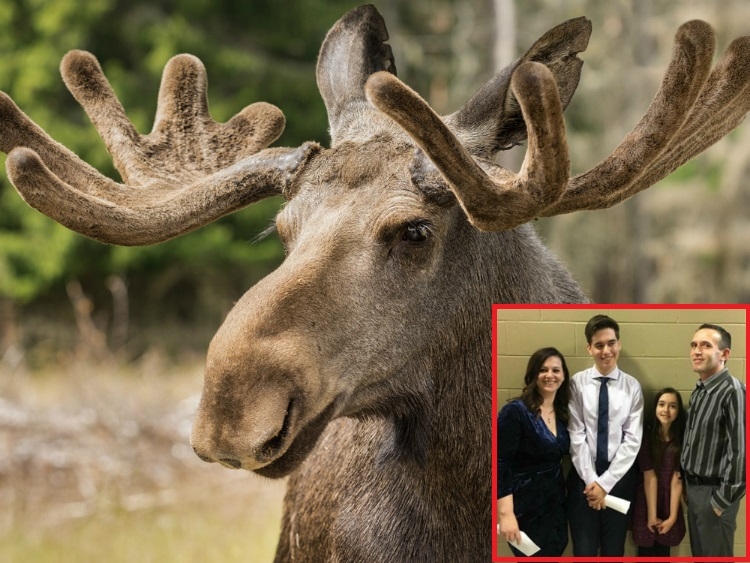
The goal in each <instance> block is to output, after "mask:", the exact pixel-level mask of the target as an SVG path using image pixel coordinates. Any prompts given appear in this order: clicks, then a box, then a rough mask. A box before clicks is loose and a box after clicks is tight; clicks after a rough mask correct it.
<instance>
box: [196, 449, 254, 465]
mask: <svg viewBox="0 0 750 563" xmlns="http://www.w3.org/2000/svg"><path fill="white" fill-rule="evenodd" d="M193 451H194V452H195V455H197V456H198V457H199V458H200V459H201V460H202V461H205V462H206V463H214V462H216V461H218V462H219V463H221V464H222V465H223V466H225V467H230V468H232V469H241V468H242V462H241V461H239V460H238V459H233V458H231V457H222V458H220V459H218V460H216V459H213V458H212V457H209V456H207V455H204V454H202V453H200V452H199V451H198V448H196V447H195V446H193Z"/></svg>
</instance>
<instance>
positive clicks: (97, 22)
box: [0, 0, 750, 561]
mask: <svg viewBox="0 0 750 563" xmlns="http://www.w3.org/2000/svg"><path fill="white" fill-rule="evenodd" d="M374 3H375V4H376V6H377V7H378V8H379V10H380V11H381V13H382V14H383V15H384V17H385V19H386V23H387V25H388V29H389V31H390V41H389V42H390V44H391V45H392V46H393V50H394V54H395V57H396V67H397V69H398V74H399V76H400V77H401V79H402V80H404V81H405V82H406V83H408V84H410V85H411V86H412V87H414V88H415V89H416V90H417V91H418V92H420V93H421V94H422V95H423V96H424V97H425V98H427V99H428V100H429V101H430V103H431V104H432V105H433V107H434V108H435V109H436V110H437V111H438V112H440V113H449V112H451V111H454V110H455V109H457V108H458V107H460V106H461V105H462V104H463V102H465V101H466V100H467V99H468V98H469V96H470V95H471V94H472V93H473V92H474V91H476V90H477V89H478V88H479V87H480V86H481V85H482V84H483V83H484V81H486V80H487V79H488V78H489V77H490V76H491V75H492V74H493V73H494V72H496V71H497V70H499V69H500V68H502V67H503V66H504V65H506V64H508V63H510V62H511V61H512V60H514V59H515V58H516V57H517V56H519V55H520V54H521V53H522V52H523V51H524V50H525V49H526V48H528V47H529V46H530V45H531V44H532V43H533V42H534V41H535V40H536V39H537V38H538V37H539V36H540V35H541V34H543V33H544V32H545V31H546V30H547V29H549V28H551V27H553V26H554V25H556V24H558V23H561V22H562V21H564V20H566V19H569V18H572V17H577V16H580V15H586V16H588V17H589V18H590V19H591V20H592V22H593V34H592V38H591V41H590V43H589V47H588V49H587V50H586V51H585V53H583V54H582V58H583V59H584V61H585V64H584V68H583V73H582V77H581V82H580V85H579V87H578V91H577V93H576V95H575V96H574V98H573V101H572V103H571V104H570V106H569V108H568V109H567V111H566V124H567V127H568V138H569V143H570V146H571V159H572V166H573V172H574V173H578V172H582V171H584V170H586V169H588V168H590V167H592V166H593V165H595V164H596V163H597V162H598V161H599V160H601V159H602V158H604V157H605V156H606V155H607V154H608V153H609V152H610V151H611V150H612V149H614V147H615V146H616V145H617V143H618V142H619V141H620V140H621V139H622V137H623V136H624V135H625V134H626V133H627V132H628V131H629V130H630V129H631V128H632V127H633V126H634V125H635V124H636V123H637V121H638V120H639V119H640V117H641V115H642V114H643V113H644V112H645V110H646V108H647V106H648V104H649V102H650V101H651V99H652V97H653V95H654V94H655V92H656V90H657V88H658V85H659V83H660V80H661V77H662V73H663V71H664V69H665V68H666V64H667V61H668V60H669V56H670V53H671V48H672V38H673V36H674V33H675V31H676V30H677V28H678V26H679V25H680V24H681V23H683V22H684V21H687V20H689V19H693V18H701V19H705V20H706V21H708V22H709V23H711V24H712V25H713V26H714V28H715V29H716V31H717V45H718V49H719V50H723V49H724V48H725V47H726V46H727V45H728V43H729V42H730V40H731V39H733V38H734V37H737V36H740V35H744V34H750V2H747V1H746V0H682V1H681V2H674V1H673V0H612V1H608V2H595V1H594V0H524V1H523V2H520V1H514V0H376V1H375V2H374ZM357 4H358V3H357V2H352V1H344V0H244V1H242V2H240V1H237V0H180V1H176V0H87V1H86V2H80V1H78V0H0V90H3V91H5V92H7V93H8V94H9V95H10V96H11V97H12V98H13V99H14V100H15V101H16V103H17V104H18V105H19V106H20V107H21V108H22V109H23V110H24V111H25V112H26V113H27V114H28V115H29V116H30V117H31V118H32V119H34V120H35V121H36V122H37V123H38V124H39V125H40V126H42V127H43V128H44V129H45V130H46V131H48V132H49V133H50V134H51V135H52V137H54V138H55V139H56V140H58V141H59V142H61V143H63V144H64V145H66V146H67V147H69V148H70V149H71V150H73V151H74V152H76V153H77V154H78V155H79V156H81V157H82V158H83V159H84V160H86V161H88V162H90V163H91V164H93V165H94V166H96V167H97V168H99V169H100V170H102V171H103V172H104V173H106V174H108V175H111V176H112V177H113V178H116V179H118V180H119V178H118V176H117V174H116V172H115V170H114V168H113V166H112V163H111V159H110V158H109V155H108V154H107V153H106V151H105V149H104V145H103V143H102V142H101V140H100V139H99V137H98V135H97V134H96V132H95V130H94V128H93V127H92V126H91V124H90V123H89V121H88V118H87V117H86V116H85V114H84V112H83V111H82V110H81V109H80V107H78V105H77V104H76V102H75V100H74V99H73V98H72V96H71V95H70V94H69V93H68V92H67V90H66V89H65V87H64V85H63V83H62V80H61V79H60V75H59V71H58V65H59V62H60V60H61V58H62V56H63V55H64V54H65V53H66V52H67V51H68V50H70V49H85V50H88V51H91V52H92V53H94V54H95V55H96V56H97V57H98V59H99V61H100V62H101V64H102V67H103V69H104V71H105V74H106V75H107V77H108V78H109V80H110V81H111V83H112V85H113V87H114V89H115V91H116V92H117V94H118V96H119V97H120V100H121V101H122V103H123V105H124V107H125V109H126V111H127V112H128V115H129V116H130V118H131V119H132V120H133V122H134V123H135V125H136V127H137V128H138V129H139V130H140V131H141V132H147V131H148V130H150V128H151V125H152V119H153V115H154V112H155V107H156V99H157V91H158V86H159V80H160V76H161V71H162V69H163V67H164V65H165V63H166V62H167V60H168V59H169V58H170V57H171V56H173V55H175V54H177V53H181V52H189V53H192V54H194V55H197V56H198V57H199V58H200V59H201V60H202V61H203V62H204V64H205V65H206V68H207V71H208V78H209V103H210V109H211V113H212V115H213V117H214V118H215V119H216V120H218V121H224V120H226V119H228V118H229V117H230V116H231V115H233V114H234V113H236V112H237V111H239V110H240V109H241V108H243V107H244V106H246V105H247V104H249V103H251V102H255V101H266V102H270V103H273V104H275V105H277V106H278V107H279V108H281V109H282V111H283V112H284V114H285V115H286V119H287V128H286V131H285V133H284V135H283V136H282V138H281V139H280V140H279V142H277V143H276V144H277V145H286V146H296V145H299V144H300V143H302V142H304V141H306V140H317V141H319V142H321V143H323V144H327V142H328V135H327V131H326V129H327V121H326V115H325V110H324V106H323V103H322V101H321V99H320V97H319V94H318V92H317V88H316V86H315V59H316V56H317V52H318V49H319V47H320V43H321V41H322V39H323V37H324V36H325V33H326V31H327V30H328V29H329V28H330V26H331V25H332V24H333V23H334V22H335V21H336V19H338V18H339V17H340V16H341V15H342V14H343V13H344V12H346V11H347V10H349V9H351V8H353V7H355V6H356V5H357ZM522 158H523V147H517V148H515V149H513V151H511V152H510V153H509V154H508V155H505V156H504V159H503V162H504V163H506V164H507V165H509V166H511V167H515V168H517V167H518V166H519V165H520V162H521V160H522ZM3 161H4V155H2V156H0V165H2V164H4V162H3ZM0 167H2V168H3V169H4V166H0ZM748 177H750V127H749V126H747V125H746V124H745V125H743V126H741V127H740V128H739V129H738V130H737V131H735V132H734V133H733V134H732V135H731V136H729V137H728V138H727V139H725V140H722V141H721V142H720V143H719V144H717V145H716V146H715V147H713V148H712V149H711V150H710V151H709V152H707V153H706V154H704V155H702V156H701V157H699V158H698V159H696V160H694V161H692V162H691V163H688V164H687V165H685V166H683V167H682V168H681V169H679V170H678V171H676V172H675V173H674V174H673V175H672V176H670V177H669V178H667V179H666V180H664V181H663V182H661V183H660V184H659V185H657V186H656V187H654V188H652V189H650V190H648V191H647V192H645V193H643V194H641V195H639V196H637V197H635V198H633V199H632V200H630V201H628V202H627V203H625V204H622V205H619V206H617V207H615V208H613V209H610V210H607V211H597V212H579V213H574V214H571V215H567V216H562V217H557V218H553V219H545V220H540V221H538V222H537V223H536V226H537V228H538V230H539V232H540V234H541V235H542V237H543V238H544V240H545V241H546V243H547V244H548V245H549V246H550V247H551V248H552V249H553V250H554V252H555V253H556V254H557V255H558V256H559V257H560V258H561V259H562V260H563V262H565V263H566V264H567V265H568V266H569V268H570V269H571V271H572V272H573V273H574V275H575V276H576V278H577V279H578V280H579V281H580V283H581V284H582V286H583V287H584V288H585V290H586V291H587V293H588V294H589V295H590V296H591V298H592V299H593V300H595V301H599V302H610V303H627V302H680V303H690V302H701V303H711V302H714V303H716V302H727V303H728V302H749V301H750V244H748V242H747V241H748V240H750V186H748ZM281 203H282V202H281V201H279V200H269V201H265V202H262V203H260V204H257V205H255V206H253V207H250V208H248V209H246V210H243V211H241V212H238V213H235V214H233V215H231V216H229V217H226V218H224V219H221V220H219V221H217V222H216V223H214V224H212V225H210V226H206V227H204V228H202V229H200V230H198V231H196V232H194V233H192V234H189V235H187V236H184V237H181V238H179V239H177V240H174V241H170V242H166V243H163V244H159V245H155V246H151V247H145V248H121V247H114V246H106V245H103V244H99V243H96V242H92V241H90V240H88V239H86V238H84V237H81V236H79V235H76V234H74V233H72V232H70V231H68V230H66V229H65V228H63V227H61V226H59V225H57V224H56V223H54V222H53V221H52V220H50V219H47V218H46V217H44V216H42V215H41V214H39V213H38V212H36V211H34V210H32V209H30V208H29V207H28V206H26V204H25V203H23V202H22V200H21V199H20V197H19V196H18V195H17V193H16V192H15V190H14V189H13V187H12V186H11V185H10V183H9V182H8V180H7V177H6V176H5V174H4V173H3V174H0V554H2V553H10V554H12V555H11V560H14V559H13V558H12V557H15V558H16V559H15V560H19V561H20V560H24V561H27V560H33V559H38V560H66V559H65V558H64V557H63V558H59V559H58V558H57V556H55V555H54V554H56V553H63V554H66V555H67V556H68V557H71V553H72V554H74V555H73V557H74V558H75V560H100V559H101V553H94V554H90V553H88V552H87V551H85V550H84V551H81V550H82V549H84V548H83V547H82V546H89V545H90V544H92V543H93V544H96V543H97V542H96V541H91V540H90V537H95V536H96V534H97V533H100V531H97V530H98V528H95V527H94V528H92V526H94V525H95V524H96V525H98V524H103V525H105V526H106V525H109V526H110V528H109V530H108V532H107V533H108V534H109V536H110V537H112V538H114V539H113V540H112V542H113V545H115V544H117V539H118V538H119V537H120V536H119V535H118V534H117V533H116V532H115V531H114V530H131V529H133V528H138V529H141V528H143V529H146V528H154V529H156V530H160V540H159V541H160V542H162V544H163V545H161V546H160V547H159V548H155V547H152V548H149V549H146V550H145V551H139V552H132V551H128V550H127V549H124V548H123V549H121V550H118V549H113V550H111V551H112V553H110V554H109V555H108V557H109V559H110V560H112V557H114V558H115V559H114V560H138V561H147V560H156V559H159V560H192V558H196V559H197V558H198V557H197V555H196V554H199V553H200V554H201V557H200V558H201V559H202V560H211V558H210V557H209V556H208V554H207V553H204V552H202V551H201V548H199V547H198V544H201V545H202V543H204V542H205V541H209V542H211V543H212V544H213V545H214V546H215V545H217V543H221V542H224V551H216V552H215V553H214V555H215V556H216V557H217V559H220V558H221V557H230V558H232V557H236V558H238V559H239V558H240V557H245V560H247V558H248V553H249V552H248V551H247V550H248V546H247V545H243V543H242V542H248V543H252V544H253V545H256V544H257V545H258V546H259V549H260V550H261V551H260V552H258V553H259V555H257V557H258V558H260V559H261V560H262V559H263V558H268V557H269V556H268V555H265V554H267V553H268V552H269V550H272V548H273V544H274V543H275V537H274V534H275V527H276V526H277V518H278V508H272V509H271V512H270V522H271V524H270V528H271V529H270V531H268V532H266V531H263V530H264V529H265V528H264V527H263V526H265V524H263V525H259V524H258V523H257V522H255V521H254V520H253V521H248V520H247V518H248V516H247V514H248V512H247V511H242V510H241V506H237V504H238V503H240V504H243V505H247V504H250V503H255V502H259V503H260V505H261V506H263V507H267V506H273V507H276V506H277V505H278V503H277V502H276V501H277V500H278V498H279V495H280V494H281V490H282V489H281V488H280V487H279V486H278V485H271V484H269V483H267V482H262V481H260V480H257V479H256V480H254V481H250V479H251V477H245V476H243V477H236V475H237V474H231V473H229V472H228V471H227V470H223V469H219V468H217V467H209V466H205V467H204V465H205V464H203V465H201V464H200V462H198V460H197V459H196V458H194V456H193V455H192V453H191V452H190V451H189V446H187V440H188V435H189V424H190V416H191V415H192V411H193V410H194V407H195V400H196V399H195V396H196V393H198V392H199V390H200V379H201V362H202V356H203V354H204V352H205V348H206V346H207V344H208V342H209V340H210V338H211V336H212V335H213V333H214V332H215V330H216V329H217V328H218V326H219V324H220V323H221V321H222V319H223V317H224V315H225V314H226V313H227V311H228V310H229V308H230V307H231V305H232V303H233V302H234V301H235V300H236V299H238V297H239V296H240V295H241V294H242V293H243V292H244V291H245V290H246V289H247V288H248V287H250V286H251V285H252V284H253V283H254V282H256V281H257V280H259V279H260V278H261V277H263V276H264V275H265V274H267V273H268V272H270V271H271V270H273V268H274V267H275V266H276V265H277V264H278V263H279V262H280V261H281V260H282V259H283V256H282V249H281V246H280V244H279V243H278V241H277V240H276V239H275V238H273V237H271V238H267V239H265V240H263V241H262V242H256V241H255V239H256V237H257V236H258V234H259V233H260V232H262V231H263V230H264V229H266V227H267V226H268V225H269V223H270V222H271V221H272V220H273V217H274V215H275V213H276V211H277V209H278V208H279V206H280V205H281ZM185 448H188V450H186V449H185ZM85 452H88V453H85ZM92 452H97V453H96V454H94V453H92ZM195 475H199V476H200V479H199V480H195V479H193V478H191V477H186V476H195ZM230 476H234V478H233V479H231V478H229V477H230ZM196 482H200V483H201V484H202V485H201V486H200V487H196V485H195V483H196ZM211 483H213V485H211ZM227 483H228V484H227ZM233 484H235V485H237V484H238V485H237V487H236V488H230V489H226V487H233V486H235V485H233ZM212 486H215V487H224V488H222V489H221V491H217V489H215V488H214V489H212V488H211V487H212ZM180 487H183V488H180ZM199 490H204V492H205V495H204V496H203V497H201V498H202V500H200V499H198V497H199V492H200V491H199ZM165 491H166V492H165ZM238 491H244V492H243V493H239V492H238ZM269 491H270V492H269ZM144 495H145V496H144ZM222 495H223V496H222ZM268 495H271V497H272V498H273V499H274V500H273V502H271V501H269V500H268V499H269V497H268ZM113 499H115V500H113ZM177 499H179V500H181V501H187V502H194V505H193V506H194V507H196V508H197V509H200V510H204V511H205V510H209V511H210V512H211V514H212V517H214V518H216V519H217V520H216V525H215V526H214V527H210V526H207V525H206V521H205V519H202V518H196V519H195V522H194V527H193V528H190V527H186V528H181V526H184V523H185V522H186V521H190V519H189V518H187V517H186V515H187V514H192V512H190V511H185V510H182V509H180V510H179V518H177V514H178V513H177V512H175V510H174V505H175V502H176V500H177ZM211 499H213V500H211ZM217 499H219V500H218V501H217ZM232 501H233V502H232ZM217 505H220V506H217ZM165 507H166V508H165ZM169 507H172V509H171V510H172V512H170V511H169V510H170V508H169ZM102 510H104V513H105V514H107V517H106V518H101V517H99V516H100V515H101V514H102V512H101V511H102ZM145 510H148V511H150V512H148V514H149V515H150V516H148V517H145V516H144V513H143V512H139V514H140V515H139V516H138V517H136V518H134V517H132V516H129V515H130V514H131V513H132V512H133V511H145ZM163 510H166V512H164V511H163ZM263 510H267V509H266V508H264V509H263ZM118 511H119V512H118ZM116 514H119V516H118V515H116ZM240 514H241V515H240ZM264 514H265V512H264ZM40 515H42V516H44V517H42V516H40ZM222 518H225V519H226V522H231V523H232V524H231V525H227V524H226V523H224V521H223V520H222ZM253 518H254V517H253ZM65 522H68V524H65V525H64V524H63V523H65ZM70 522H77V524H75V525H73V524H70ZM176 522H180V523H181V524H179V525H178V524H177V523H176ZM107 523H109V524H107ZM63 525H64V526H66V527H64V528H61V527H60V526H63ZM258 526H260V527H259V528H258ZM249 528H254V530H250V529H249ZM256 528H257V529H256ZM239 529H242V530H243V532H242V534H238V533H237V530H239ZM55 530H57V531H58V533H56V532H55ZM60 530H63V531H62V532H61V531H60ZM199 530H202V531H200V532H199ZM207 534H213V535H210V536H207ZM89 536H90V537H89ZM66 538H67V539H66ZM70 538H73V539H70ZM165 538H166V539H165ZM175 538H180V539H179V540H176V539H175ZM207 538H210V539H207ZM260 538H265V539H263V540H261V539H260ZM269 538H270V539H269ZM190 540H192V541H193V542H194V543H191V542H190ZM121 541H122V543H123V545H128V546H129V547H128V549H131V550H132V549H137V548H134V547H133V545H132V544H133V542H129V541H128V534H127V533H123V534H122V538H121ZM71 542H72V544H75V547H74V546H73V545H72V544H71ZM170 542H173V543H170ZM238 542H239V543H238ZM136 543H138V542H136ZM141 543H143V544H144V545H145V544H146V543H147V540H146V539H143V540H142V542H141ZM178 545H182V546H183V547H182V548H178V547H177V546H178ZM61 546H62V547H61ZM184 546H187V547H184ZM178 549H186V550H187V552H186V553H189V554H190V555H189V556H187V555H186V557H187V558H185V557H182V558H180V557H181V556H180V555H178V554H177V553H178V551H177V550H178ZM45 550H46V551H45ZM13 554H15V555H13ZM112 554H114V555H112ZM254 557H255V556H252V555H251V556H249V560H256V559H254ZM0 559H2V555H0ZM67 560H72V559H69V558H68V559H67Z"/></svg>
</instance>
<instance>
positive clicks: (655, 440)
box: [632, 387, 686, 557]
mask: <svg viewBox="0 0 750 563" xmlns="http://www.w3.org/2000/svg"><path fill="white" fill-rule="evenodd" d="M651 412H652V413H653V414H654V416H655V420H653V421H652V423H651V425H650V426H649V427H647V428H646V430H645V431H644V433H643V443H642V445H641V450H640V452H639V453H638V459H637V461H636V463H637V464H638V469H639V471H640V472H641V474H642V477H643V479H642V483H640V484H639V486H638V488H637V489H636V496H635V500H634V502H633V522H632V528H633V540H634V541H635V544H636V545H637V546H638V556H639V557H648V556H652V557H669V550H670V547H671V546H674V545H678V544H679V543H680V542H681V541H682V538H684V537H685V518H684V516H683V515H682V506H681V504H680V499H681V497H682V479H681V478H680V449H681V448H682V435H683V432H684V430H685V420H686V414H685V409H684V407H683V406H682V397H681V396H680V393H679V392H678V391H676V390H675V389H672V388H671V387H667V388H666V389H662V390H660V391H658V392H657V393H656V397H655V400H654V407H653V410H652V411H651Z"/></svg>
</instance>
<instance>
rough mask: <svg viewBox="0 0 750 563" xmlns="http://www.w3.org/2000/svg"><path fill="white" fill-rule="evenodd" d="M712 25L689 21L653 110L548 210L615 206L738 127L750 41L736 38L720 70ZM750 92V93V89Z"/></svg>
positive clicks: (544, 213)
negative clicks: (713, 60)
mask: <svg viewBox="0 0 750 563" xmlns="http://www.w3.org/2000/svg"><path fill="white" fill-rule="evenodd" d="M714 45H715V42H714V35H713V30H712V29H711V27H710V26H709V25H708V24H706V23H705V22H702V21H697V20H696V21H692V22H688V23H686V24H684V25H683V26H681V28H680V29H679V31H678V32H677V35H676V37H675V49H674V54H673V58H672V62H671V63H670V65H669V68H668V70H667V72H666V73H665V76H664V80H663V83H662V86H661V88H660V90H659V92H658V93H657V95H656V97H655V98H654V101H653V102H652V103H651V105H650V106H649V109H648V111H647V112H646V115H645V116H644V117H643V119H642V120H641V122H640V123H639V124H638V126H636V128H635V129H634V130H633V131H632V132H631V133H630V134H628V136H627V137H625V139H624V140H623V141H622V143H620V145H619V146H618V147H617V148H616V149H615V151H614V152H613V153H612V155H610V156H609V157H607V158H606V159H605V160H604V161H602V163H600V164H599V165H597V166H596V167H594V168H593V169H592V170H590V171H588V172H586V173H584V174H581V175H579V176H576V177H574V178H572V179H571V181H570V184H569V187H568V189H567V190H566V191H565V193H564V194H563V197H562V198H561V199H560V201H558V202H556V203H555V204H553V205H551V206H550V207H548V208H547V209H545V210H543V211H542V213H541V214H540V216H546V217H549V216H553V215H559V214H562V213H569V212H571V211H576V210H582V209H601V208H606V207H611V206H613V205H615V204H617V203H619V202H621V201H624V200H625V199H628V198H629V197H632V196H633V195H635V194H637V193H638V192H640V191H642V190H644V189H646V188H648V187H649V186H651V185H652V184H654V183H655V182H657V181H658V180H660V179H661V178H663V177H665V176H666V175H667V174H669V173H670V172H672V171H673V170H674V169H676V168H677V167H678V166H680V165H681V164H683V163H684V162H686V161H687V160H689V159H690V158H692V157H693V156H695V155H697V154H698V153H700V152H701V151H703V150H705V149H706V148H707V147H709V146H710V145H712V144H713V143H714V142H716V141H717V140H718V139H720V138H721V137H723V136H724V135H725V134H726V133H727V132H728V131H730V130H731V129H732V128H734V127H735V126H736V125H737V124H738V123H739V121H740V120H741V119H742V117H743V116H744V115H745V113H747V111H748V105H749V104H750V102H748V101H747V100H746V99H745V100H737V98H742V93H743V92H744V91H745V90H746V89H747V84H748V80H750V68H749V67H748V63H747V56H748V53H749V51H748V50H747V42H746V41H735V42H734V43H733V45H732V46H730V48H729V49H728V50H727V52H726V53H725V54H724V57H723V58H722V59H721V61H720V62H719V63H718V65H717V67H716V69H715V70H714V71H713V72H711V74H710V75H709V72H710V67H711V57H712V55H713V52H714ZM745 98H747V96H745Z"/></svg>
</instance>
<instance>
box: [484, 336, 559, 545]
mask: <svg viewBox="0 0 750 563" xmlns="http://www.w3.org/2000/svg"><path fill="white" fill-rule="evenodd" d="M569 380H570V374H569V372H568V367H567V365H566V364H565V358H564V357H563V355H562V354H561V353H560V352H559V351H558V350H556V349H555V348H542V349H540V350H537V351H536V352H534V353H533V354H532V355H531V357H530V358H529V363H528V366H527V368H526V375H525V376H524V383H525V387H524V388H523V391H522V393H521V396H520V397H519V398H516V399H513V400H511V401H510V402H508V403H507V404H506V405H505V406H504V407H503V409H502V410H501V411H500V414H499V415H498V417H497V513H498V534H499V535H500V538H501V539H503V540H505V541H508V542H510V541H514V542H518V541H519V540H520V532H521V531H523V532H525V533H526V535H528V536H529V538H530V539H531V540H532V541H533V542H534V543H535V544H537V545H538V546H539V547H540V551H538V552H537V553H534V557H539V556H552V557H559V556H560V555H562V553H563V551H564V550H565V547H566V546H567V544H568V522H567V517H566V514H565V479H564V478H563V472H562V465H561V462H562V458H563V456H564V455H567V454H568V451H569V449H570V437H569V436H568V429H567V422H568V401H569V399H570V390H569ZM510 548H511V549H512V550H513V553H515V554H516V555H519V556H523V554H522V553H521V552H520V551H518V550H517V549H516V548H514V547H513V546H512V545H511V546H510Z"/></svg>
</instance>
